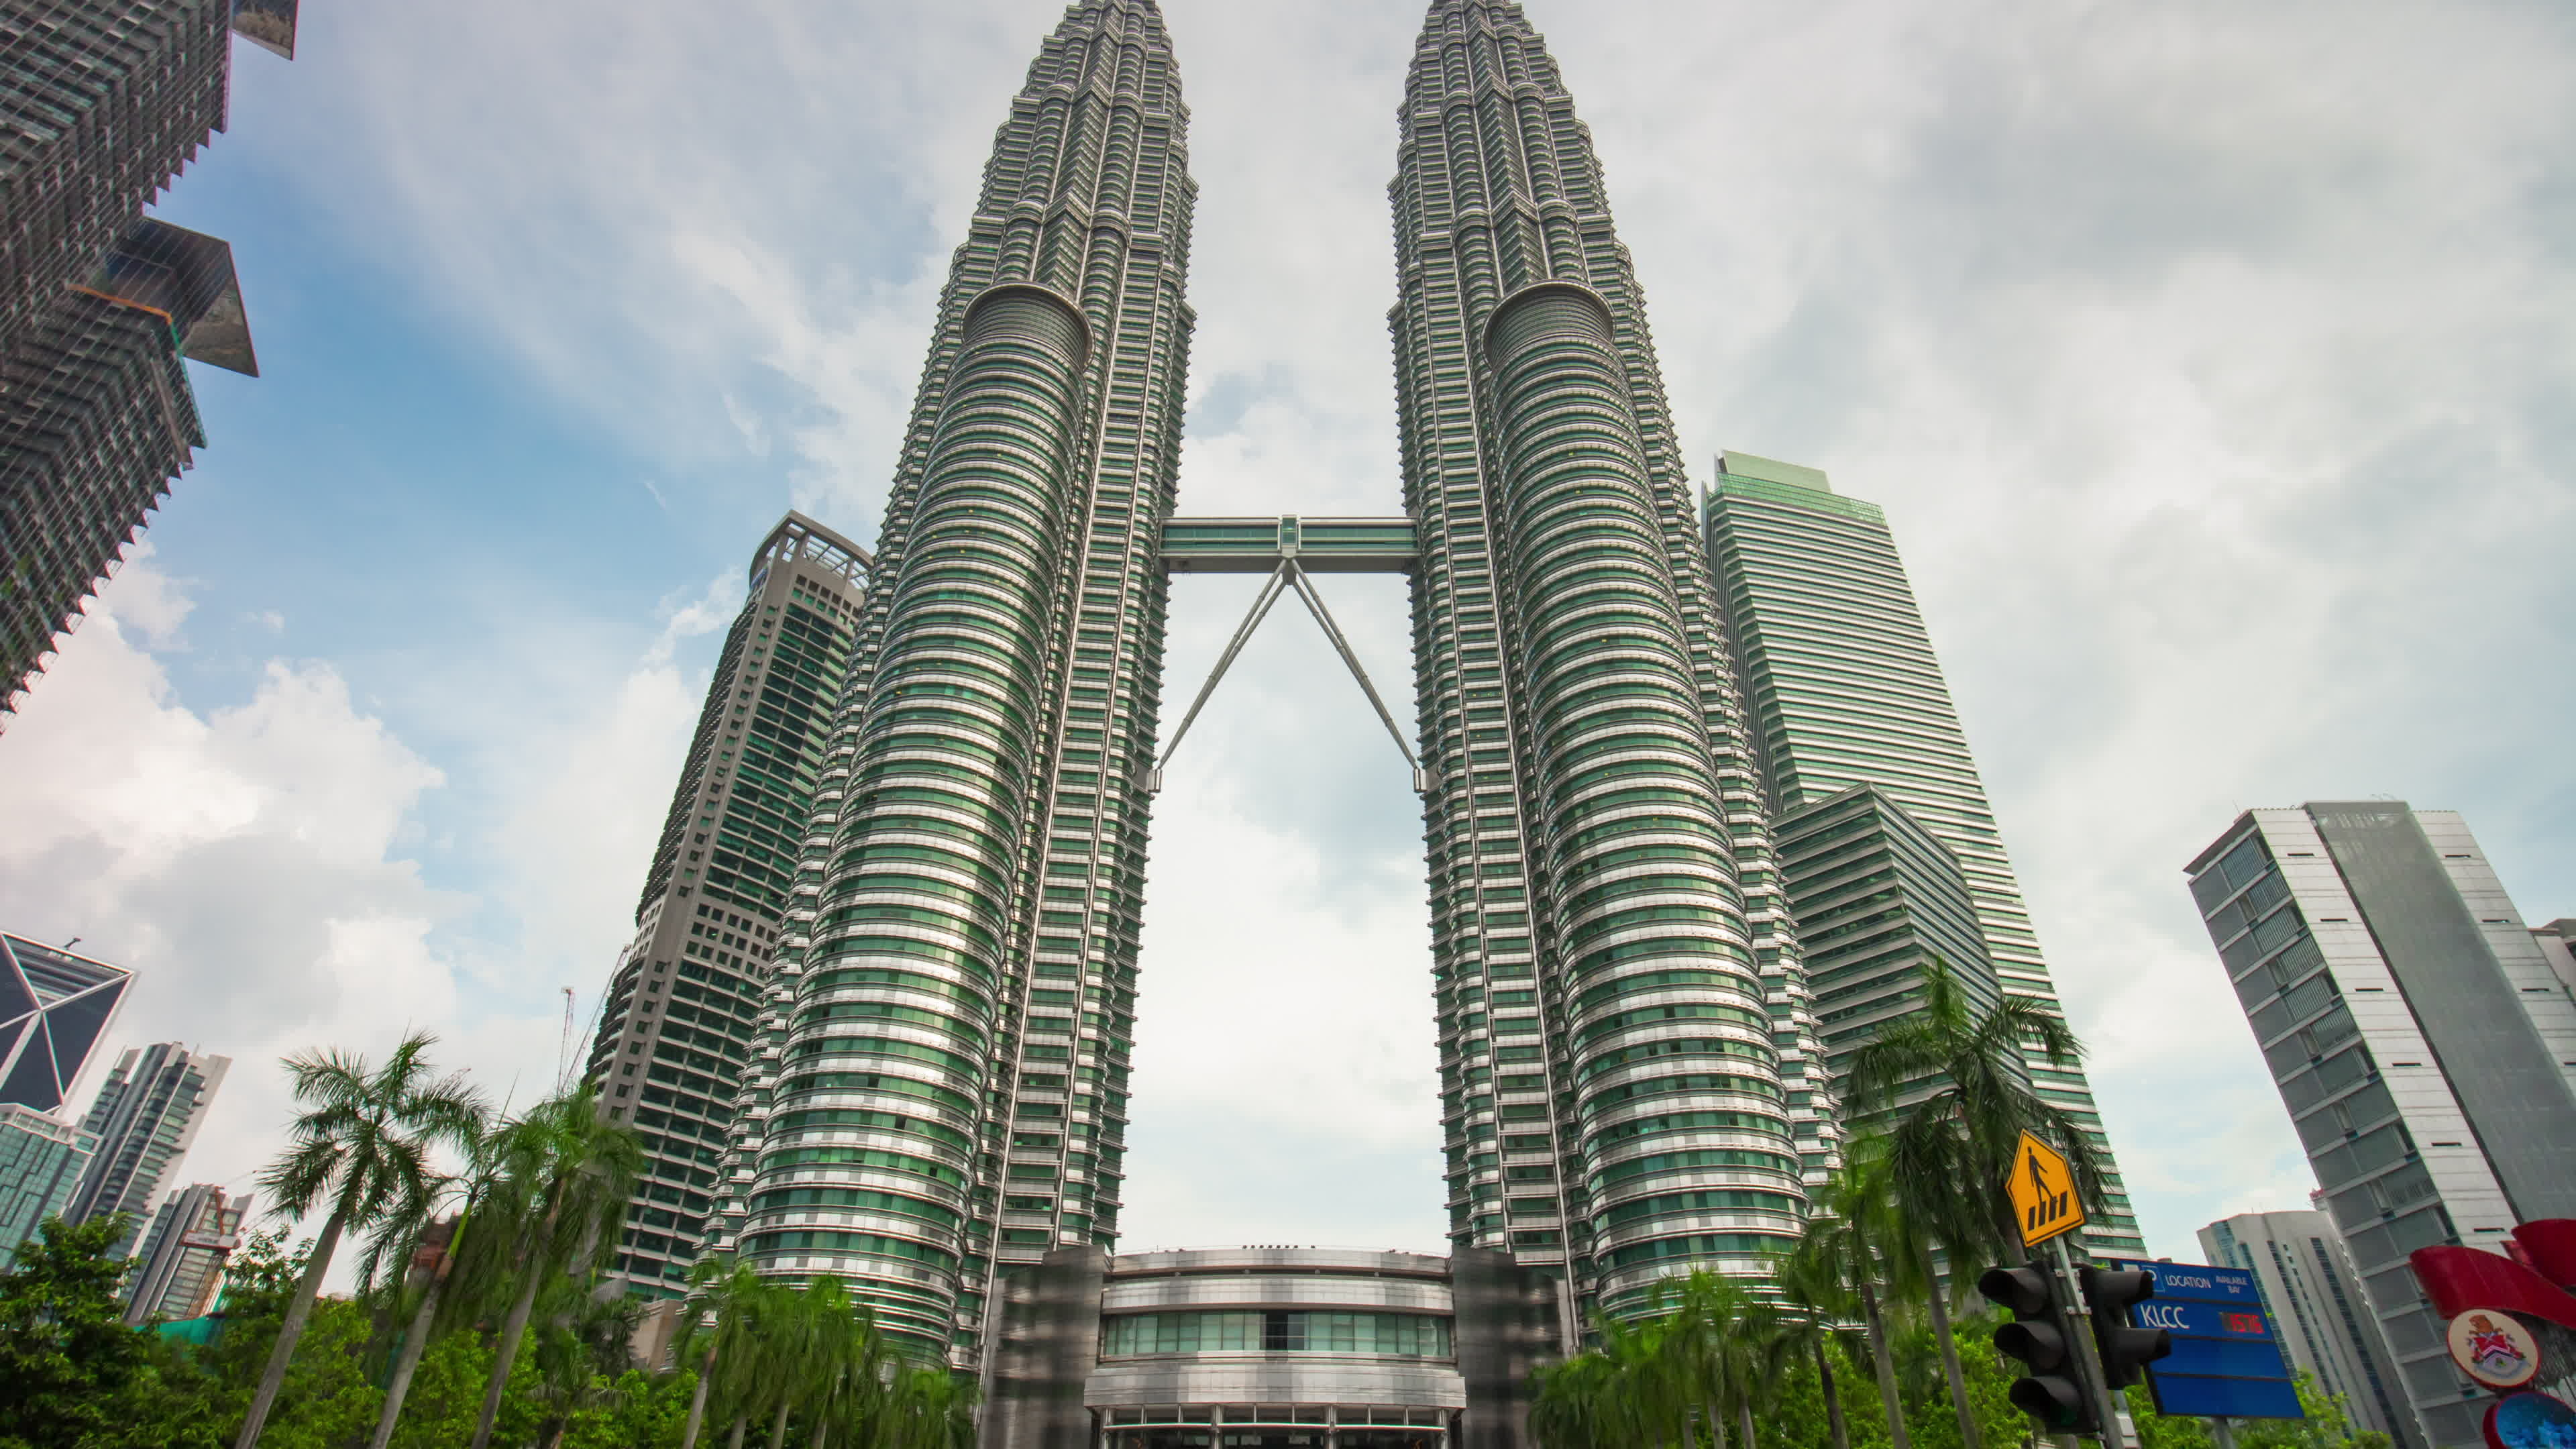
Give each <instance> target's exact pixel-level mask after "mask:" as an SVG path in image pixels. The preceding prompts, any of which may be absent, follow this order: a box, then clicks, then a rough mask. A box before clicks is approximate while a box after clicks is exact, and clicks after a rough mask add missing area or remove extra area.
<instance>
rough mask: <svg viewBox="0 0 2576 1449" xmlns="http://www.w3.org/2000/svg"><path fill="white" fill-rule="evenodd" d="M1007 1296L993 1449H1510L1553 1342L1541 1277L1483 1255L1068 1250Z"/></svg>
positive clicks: (1554, 1302) (1549, 1295)
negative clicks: (1192, 1448)
mask: <svg viewBox="0 0 2576 1449" xmlns="http://www.w3.org/2000/svg"><path fill="white" fill-rule="evenodd" d="M1453 1272H1454V1274H1455V1275H1456V1276H1455V1278H1454V1280H1453V1276H1452V1275H1453ZM1005 1295H1006V1296H1005V1308H1004V1310H1003V1312H1004V1317H1003V1322H1002V1325H1001V1333H1000V1339H999V1342H1000V1351H999V1352H998V1353H997V1354H996V1355H995V1369H994V1375H993V1382H992V1388H991V1393H992V1400H991V1403H992V1407H991V1410H990V1415H989V1417H988V1420H987V1435H986V1438H987V1442H988V1443H989V1444H992V1445H995V1446H1000V1449H1077V1446H1090V1445H1093V1444H1096V1443H1098V1444H1105V1445H1107V1446H1109V1449H1164V1446H1168V1445H1181V1444H1212V1443H1215V1442H1218V1441H1217V1440H1216V1439H1214V1438H1212V1437H1210V1436H1213V1435H1218V1434H1224V1435H1228V1436H1229V1437H1228V1438H1227V1439H1226V1440H1225V1441H1224V1442H1235V1440H1234V1439H1233V1438H1232V1437H1230V1436H1232V1435H1233V1434H1236V1433H1239V1432H1252V1431H1258V1434H1259V1438H1257V1439H1253V1440H1246V1441H1244V1442H1265V1443H1266V1442H1279V1443H1287V1444H1311V1445H1314V1446H1317V1449H1324V1446H1327V1445H1333V1446H1342V1449H1445V1446H1450V1445H1473V1446H1476V1449H1518V1446H1519V1445H1520V1444H1521V1443H1522V1438H1521V1433H1522V1431H1521V1425H1522V1423H1523V1421H1524V1419H1525V1418H1526V1405H1525V1404H1524V1403H1523V1402H1521V1398H1520V1395H1521V1394H1522V1393H1523V1391H1524V1387H1523V1386H1524V1385H1525V1383H1526V1381H1527V1379H1528V1376H1529V1371H1530V1369H1531V1368H1532V1367H1534V1366H1535V1365H1536V1364H1537V1363H1538V1362H1540V1361H1541V1360H1543V1359H1544V1358H1546V1357H1548V1356H1550V1355H1552V1354H1554V1353H1556V1352H1557V1351H1558V1349H1557V1341H1556V1337H1555V1334H1554V1327H1555V1323H1556V1320H1557V1316H1558V1313H1557V1309H1558V1295H1557V1289H1556V1285H1555V1283H1554V1282H1553V1281H1551V1280H1549V1279H1546V1278H1543V1277H1541V1276H1539V1275H1537V1274H1534V1273H1531V1272H1529V1271H1528V1270H1526V1269H1523V1268H1520V1267H1518V1266H1517V1265H1515V1264H1513V1263H1512V1261H1511V1260H1510V1259H1509V1258H1508V1257H1506V1256H1504V1255H1502V1254H1497V1253H1474V1252H1471V1253H1468V1254H1464V1255H1461V1258H1460V1259H1459V1260H1458V1261H1456V1262H1455V1263H1453V1262H1452V1260H1449V1259H1445V1258H1435V1257H1426V1256H1423V1255H1420V1254H1415V1253H1394V1252H1387V1253H1371V1252H1357V1251H1349V1250H1336V1249H1301V1248H1240V1249H1222V1250H1193V1251H1187V1252H1167V1253H1144V1254H1137V1255H1133V1256H1128V1257H1119V1258H1109V1257H1105V1256H1104V1255H1101V1254H1099V1253H1097V1252H1093V1251H1086V1250H1082V1249H1067V1250H1065V1251H1063V1252H1059V1253H1056V1254H1053V1255H1051V1256H1050V1257H1049V1258H1048V1259H1047V1260H1046V1261H1045V1262H1044V1263H1042V1264H1040V1265H1037V1266H1035V1267H1032V1268H1026V1269H1022V1270H1019V1271H1018V1272H1016V1273H1014V1274H1013V1275H1012V1276H1011V1278H1010V1279H1009V1280H1008V1284H1007V1287H1006V1290H1005ZM1462 1365H1463V1366H1465V1370H1466V1371H1462Z"/></svg>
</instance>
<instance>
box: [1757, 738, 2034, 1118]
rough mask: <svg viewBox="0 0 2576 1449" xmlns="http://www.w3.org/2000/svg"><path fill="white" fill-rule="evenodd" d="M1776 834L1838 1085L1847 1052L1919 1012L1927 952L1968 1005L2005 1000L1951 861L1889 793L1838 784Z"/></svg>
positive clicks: (1821, 1034) (1778, 826) (1963, 881)
mask: <svg viewBox="0 0 2576 1449" xmlns="http://www.w3.org/2000/svg"><path fill="white" fill-rule="evenodd" d="M1773 829H1774V831H1775V833H1776V835H1777V840H1778V846H1779V851H1780V873H1781V876H1782V877H1783V879H1784V880H1786V882H1787V884H1788V888H1789V899H1790V901H1791V902H1792V903H1794V904H1795V906H1796V907H1797V912H1798V942H1799V944H1800V946H1802V947H1803V948H1804V949H1805V952H1806V960H1807V979H1808V983H1809V985H1810V987H1811V988H1812V989H1813V990H1814V991H1815V994H1816V1030H1817V1035H1818V1038H1819V1040H1820V1042H1821V1043H1822V1045H1823V1047H1824V1054H1825V1065H1826V1069H1827V1070H1828V1071H1830V1072H1831V1073H1832V1074H1833V1078H1834V1080H1835V1081H1837V1082H1840V1081H1842V1080H1843V1079H1844V1078H1845V1077H1846V1076H1847V1075H1848V1073H1849V1072H1850V1070H1851V1058H1852V1054H1853V1053H1854V1052H1857V1051H1859V1050H1860V1049H1861V1048H1862V1047H1863V1046H1866V1045H1867V1044H1869V1043H1870V1042H1872V1041H1874V1040H1876V1039H1877V1038H1878V1037H1879V1035H1880V1034H1881V1033H1882V1032H1884V1031H1885V1030H1886V1029H1887V1027H1888V1026H1889V1025H1891V1024H1892V1023H1895V1022H1898V1021H1901V1020H1903V1019H1904V1018H1905V1017H1906V1016H1907V1015H1908V1014H1909V1013H1911V1012H1912V1011H1914V1010H1915V1009H1916V1004H1917V1003H1919V1002H1920V1001H1921V1000H1922V999H1923V982H1924V979H1925V975H1926V973H1927V972H1928V971H1929V970H1930V969H1931V963H1932V961H1933V960H1934V959H1935V958H1938V959H1939V960H1940V961H1941V962H1942V963H1943V964H1944V965H1946V966H1947V967H1948V968H1949V971H1950V974H1951V976H1952V978H1953V979H1955V980H1956V981H1957V982H1958V983H1959V987H1960V990H1961V991H1962V992H1963V993H1964V994H1965V996H1966V997H1967V999H1968V1001H1969V1002H1970V1003H1971V1004H1972V1005H1973V1006H1974V1007H1975V1008H1976V1009H1978V1010H1990V1009H1992V1008H1994V1007H1996V1006H1999V1005H2001V1004H2002V1000H2003V988H2002V986H2001V985H2000V984H1999V983H1998V982H1997V981H1996V979H1995V968H1994V963H1993V962H1992V961H1991V960H1989V959H1988V958H1987V956H1986V943H1985V938H1984V937H1983V936H1982V935H1980V934H1979V932H1978V928H1977V913H1976V905H1975V903H1974V901H1972V900H1971V899H1970V896H1969V890H1968V881H1967V877H1966V876H1965V875H1963V874H1962V873H1961V872H1960V870H1959V861H1958V857H1957V856H1955V855H1953V854H1951V852H1950V848H1949V847H1948V846H1946V845H1943V844H1942V843H1941V842H1940V840H1938V839H1937V838H1935V837H1934V836H1933V834H1932V833H1931V832H1930V831H1928V830H1925V829H1924V828H1923V826H1922V825H1921V824H1920V823H1919V822H1917V821H1916V820H1915V819H1914V817H1913V816H1911V815H1908V814H1907V813H1906V812H1905V808H1904V807H1903V806H1901V805H1899V804H1897V803H1896V801H1895V799H1894V798H1893V797H1891V796H1890V795H1889V794H1888V793H1887V792H1886V791H1884V790H1881V789H1879V788H1878V787H1877V786H1875V785H1851V786H1847V787H1845V788H1843V789H1841V790H1837V791H1835V792H1834V793H1833V794H1831V795H1827V796H1825V797H1824V798H1823V799H1820V800H1815V801H1812V802H1809V803H1807V804H1804V805H1800V806H1798V807H1796V808H1795V809H1792V810H1789V811H1788V812H1786V813H1784V814H1783V815H1781V816H1780V817H1779V819H1778V820H1777V821H1776V822H1775V823H1774V826H1773ZM1924 1085H1925V1087H1926V1088H1927V1089H1928V1088H1929V1086H1930V1085H1931V1084H1929V1083H1926V1084H1924ZM1907 1100H1911V1098H1908V1099H1907Z"/></svg>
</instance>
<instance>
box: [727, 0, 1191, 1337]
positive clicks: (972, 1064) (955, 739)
mask: <svg viewBox="0 0 2576 1449" xmlns="http://www.w3.org/2000/svg"><path fill="white" fill-rule="evenodd" d="M1187 122H1188V113H1187V111H1186V110H1185V109H1184V108H1183V106H1182V104H1181V96H1180V89H1179V83H1178V79H1177V77H1176V75H1175V73H1174V69H1173V63H1172V52H1171V45H1170V41H1169V39H1168V37H1167V36H1166V35H1165V33H1164V29H1163V23H1162V19H1161V16H1160V15H1159V13H1158V12H1157V11H1156V9H1155V7H1154V6H1153V5H1152V4H1151V3H1148V0H1083V3H1079V4H1075V5H1073V6H1071V7H1069V8H1068V9H1067V11H1066V13H1065V16H1064V18H1063V21H1062V23H1061V24H1060V25H1059V26H1058V27H1057V28H1056V30H1055V32H1054V33H1053V34H1052V35H1050V36H1049V37H1048V38H1047V40H1046V42H1045V44H1044V46H1043V47H1042V49H1041V51H1040V54H1039V56H1038V58H1037V60H1036V62H1035V63H1034V64H1033V65H1032V66H1031V67H1030V69H1029V73H1028V79H1027V84H1026V85H1025V87H1024V88H1023V89H1022V90H1021V92H1020V94H1019V95H1018V97H1017V98H1016V99H1015V100H1014V101H1013V103H1012V106H1011V113H1010V116H1009V118H1008V119H1007V120H1006V121H1005V122H1004V123H1003V125H1002V127H1001V129H1000V131H999V133H998V134H997V135H996V137H995V142H994V149H993V155H992V159H991V162H990V163H989V165H988V166H987V168H986V170H985V175H984V186H983V190H982V194H981V196H980V198H979V200H978V202H977V204H976V208H975V213H974V215H973V217H972V218H971V220H970V222H969V225H968V229H967V238H966V241H965V242H964V244H963V245H962V246H960V247H959V249H958V251H957V254H956V258H955V262H954V266H953V269H952V271H951V274H950V278H949V282H948V285H947V287H946V289H945V291H944V292H943V293H942V297H941V302H940V310H939V318H940V320H939V328H938V333H937V336H936V338H935V340H934V342H933V345H932V348H931V356H930V361H929V364H928V367H927V369H926V371H925V373H924V376H923V382H922V389H921V394H920V398H919V401H918V403H917V405H916V408H915V411H914V414H913V422H912V426H911V429H910V432H909V434H908V436H907V440H906V444H905V449H904V454H903V458H902V461H901V464H900V466H899V468H898V471H897V476H896V479H895V482H894V486H893V488H892V490H891V493H890V495H889V498H888V503H887V511H886V522H885V528H884V532H883V534H882V535H881V543H880V547H879V551H878V567H877V570H876V572H875V574H874V576H873V577H872V579H871V581H870V588H869V591H868V595H867V602H866V606H865V609H864V612H863V614H862V616H861V619H860V630H859V638H858V649H857V655H856V658H855V661H854V666H853V674H852V678H851V680H850V682H849V685H848V687H847V688H846V689H845V691H844V694H843V699H842V705H841V731H840V733H839V734H838V735H837V736H836V738H835V745H834V748H835V750H836V751H838V750H840V749H843V748H846V749H847V750H848V751H849V755H848V762H847V776H846V782H845V783H844V784H842V786H841V791H840V794H839V797H838V799H837V801H835V802H833V808H832V809H831V811H830V813H829V821H830V824H829V829H830V831H831V834H830V837H829V839H828V842H827V843H826V846H825V849H824V850H823V851H821V852H818V853H817V854H816V855H815V856H814V857H812V858H813V860H814V864H815V867H816V874H817V875H818V877H819V880H818V883H817V885H818V889H817V895H816V899H815V906H814V912H815V914H814V917H813V920H812V921H811V923H810V926H809V927H808V928H807V931H806V934H805V935H804V936H802V937H801V938H798V939H796V940H792V941H790V942H789V943H787V944H788V946H789V948H790V950H791V951H792V953H793V956H794V958H795V971H796V977H795V981H796V985H795V991H794V996H793V999H792V1000H791V1001H786V1002H782V1003H778V1006H777V1009H778V1011H779V1016H780V1024H779V1030H778V1032H777V1035H776V1037H775V1039H774V1043H773V1044H772V1045H771V1046H769V1047H768V1048H767V1049H770V1050H775V1051H776V1052H777V1058H776V1060H775V1062H774V1063H768V1064H766V1071H765V1072H764V1073H763V1080H761V1081H759V1082H757V1083H755V1084H754V1085H753V1087H752V1090H753V1092H755V1093H756V1094H757V1095H758V1096H759V1098H760V1101H759V1102H758V1104H757V1111H758V1114H759V1117H760V1122H761V1131H760V1135H759V1138H758V1140H757V1142H756V1143H755V1144H749V1145H747V1147H746V1152H745V1157H746V1159H747V1160H745V1161H744V1164H743V1165H744V1169H745V1181H743V1182H742V1183H741V1188H742V1203H741V1216H740V1218H739V1220H738V1223H737V1222H736V1221H734V1220H731V1219H729V1218H728V1219H726V1220H723V1221H720V1222H719V1224H718V1225H717V1227H718V1232H719V1235H722V1234H727V1233H729V1234H731V1237H730V1246H731V1247H732V1249H733V1251H734V1252H735V1253H736V1254H737V1256H738V1257H739V1259H740V1260H741V1261H744V1262H747V1263H749V1264H751V1265H753V1266H754V1267H756V1268H758V1269H759V1270H761V1271H763V1272H766V1273H770V1274H774V1275H778V1276H783V1277H787V1278H790V1279H796V1278H800V1277H803V1276H807V1275H811V1274H816V1273H831V1274H833V1275H835V1276H838V1277H840V1278H842V1279H844V1280H846V1281H850V1282H852V1283H854V1284H855V1285H856V1286H857V1287H858V1288H859V1289H860V1290H861V1291H862V1292H864V1293H865V1294H866V1295H867V1297H868V1299H869V1301H870V1304H871V1306H872V1308H873V1310H874V1312H875V1313H876V1317H877V1321H878V1323H879V1325H880V1326H881V1327H882V1328H884V1329H885V1330H886V1331H887V1332H888V1333H889V1334H891V1335H893V1336H895V1337H897V1338H898V1339H900V1340H905V1341H909V1342H911V1343H913V1344H915V1345H918V1346H920V1347H923V1348H926V1349H927V1348H937V1349H950V1348H954V1349H955V1350H956V1352H957V1353H958V1354H959V1356H960V1357H961V1358H969V1357H971V1356H972V1354H973V1352H974V1347H975V1345H976V1343H977V1341H978V1339H979V1337H980V1335H981V1333H982V1330H983V1327H984V1314H983V1308H984V1304H985V1302H986V1301H987V1298H988V1295H989V1294H990V1292H991V1291H992V1284H993V1279H994V1276H995V1274H996V1273H997V1272H998V1271H1000V1270H1001V1269H1002V1268H1003V1267H1005V1266H1007V1265H1011V1264H1026V1263H1034V1262H1036V1261H1037V1260H1038V1259H1040V1258H1042V1257H1044V1256H1045V1255H1046V1254H1048V1253H1050V1252H1053V1251H1055V1250H1057V1249H1058V1248H1060V1247H1063V1246H1066V1245H1071V1244H1079V1245H1092V1244H1102V1245H1105V1244H1108V1243H1110V1242H1112V1241H1113V1240H1114V1237H1115V1234H1116V1231H1117V1216H1118V1207H1119V1188H1120V1183H1121V1181H1122V1179H1123V1176H1124V1172H1123V1163H1122V1158H1123V1155H1124V1151H1125V1133H1126V1108H1127V1098H1126V1083H1127V1072H1128V1043H1129V1041H1130V1040H1131V1037H1132V1033H1133V1020H1134V1018H1133V1013H1134V1010H1135V996H1134V993H1135V960H1136V947H1137V928H1138V912H1139V910H1140V908H1141V905H1142V899H1143V886H1144V855H1145V833H1146V819H1145V816H1146V792H1145V782H1144V779H1143V774H1144V766H1145V764H1146V763H1148V762H1149V761H1150V750H1151V744H1152V739H1153V734H1154V725H1155V710H1156V706H1157V703H1158V696H1159V688H1160V678H1161V670H1162V647H1163V639H1162V636H1163V608H1164V596H1165V584H1164V577H1163V571H1162V567H1161V560H1160V549H1161V537H1160V529H1161V522H1162V519H1163V517H1164V516H1165V515H1166V514H1167V513H1168V512H1169V511H1170V508H1171V503H1172V496H1173V486H1174V474H1175V468H1176V465H1177V461H1178V453H1179V442H1180V424H1181V408H1182V401H1183V393H1182V386H1183V381H1184V376H1185V371H1186V367H1187V350H1188V338H1189V330H1190V326H1191V320H1192V319H1191V315H1190V312H1189V309H1188V307H1187V306H1186V304H1185V303H1184V301H1183V298H1182V279H1183V275H1184V272H1185V270H1186V265H1187V254H1188V245H1189V224H1190V213H1191V208H1192V205H1193V203H1194V200H1195V194H1196V188H1195V186H1194V185H1193V183H1192V182H1191V180H1190V178H1189V175H1188V173H1187V170H1186V164H1185V155H1184V136H1185V131H1186V127H1187Z"/></svg>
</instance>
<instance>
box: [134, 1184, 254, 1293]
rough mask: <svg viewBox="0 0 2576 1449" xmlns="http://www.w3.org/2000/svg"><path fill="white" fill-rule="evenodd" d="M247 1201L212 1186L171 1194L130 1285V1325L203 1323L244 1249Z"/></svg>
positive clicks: (157, 1215) (145, 1243)
mask: <svg viewBox="0 0 2576 1449" xmlns="http://www.w3.org/2000/svg"><path fill="white" fill-rule="evenodd" d="M250 1202H251V1200H250V1199H249V1198H248V1197H228V1196H226V1195H225V1194H224V1190H223V1189H222V1188H220V1187H216V1186H214V1185H212V1184H210V1183H202V1182H201V1183H198V1184H197V1185H196V1186H194V1187H191V1188H189V1189H187V1190H186V1191H184V1192H175V1193H172V1194H171V1195H170V1196H169V1197H168V1198H167V1199H165V1200H164V1201H163V1202H162V1204H161V1210H160V1211H159V1212H158V1213H155V1214H154V1215H153V1218H152V1228H151V1230H150V1231H149V1232H147V1233H145V1234H144V1235H143V1245H142V1246H141V1247H140V1248H138V1249H137V1250H136V1251H135V1254H134V1275H133V1276H132V1277H131V1278H129V1279H127V1280H126V1285H125V1321H126V1322H128V1323H131V1324H136V1325H138V1326H139V1325H141V1324H145V1323H149V1322H151V1321H152V1320H153V1319H156V1318H159V1319H166V1320H168V1321H170V1322H173V1323H177V1322H180V1321H183V1320H186V1319H190V1318H203V1317H204V1316H206V1314H207V1313H208V1312H209V1311H210V1310H212V1309H213V1308H214V1306H215V1294H216V1292H217V1290H219V1289H221V1288H222V1287H223V1285H224V1265H225V1264H226V1263H228V1262H230V1261H231V1260H232V1254H233V1249H235V1248H238V1247H240V1246H241V1240H242V1231H241V1230H242V1224H243V1222H245V1221H247V1220H248V1218H249V1217H250Z"/></svg>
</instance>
